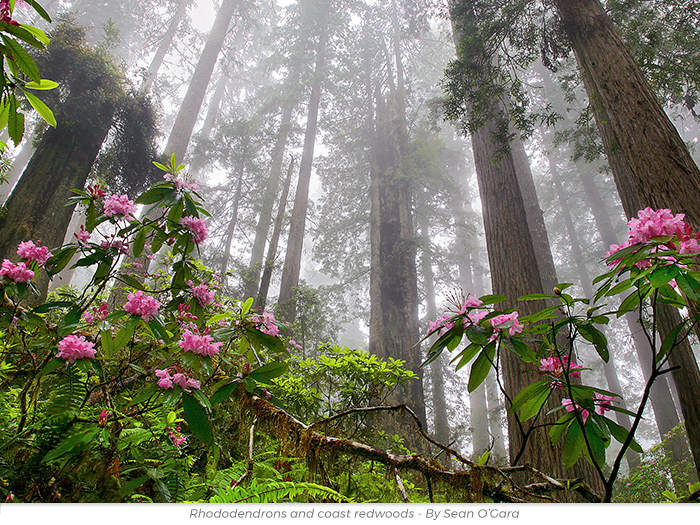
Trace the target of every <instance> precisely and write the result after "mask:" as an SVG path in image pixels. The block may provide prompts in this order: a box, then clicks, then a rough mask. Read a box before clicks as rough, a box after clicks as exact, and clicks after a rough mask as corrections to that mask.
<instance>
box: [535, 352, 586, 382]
mask: <svg viewBox="0 0 700 525" xmlns="http://www.w3.org/2000/svg"><path fill="white" fill-rule="evenodd" d="M540 363H541V364H540V367H539V369H540V370H541V371H542V372H550V373H551V374H552V375H553V376H554V377H561V376H563V375H564V368H565V367H566V370H567V371H568V372H569V374H570V375H571V377H574V378H579V377H581V367H580V366H579V365H577V364H576V363H574V362H573V361H571V363H569V358H568V357H567V356H564V357H562V358H561V359H559V358H558V357H548V358H546V359H540ZM567 363H568V366H567Z"/></svg>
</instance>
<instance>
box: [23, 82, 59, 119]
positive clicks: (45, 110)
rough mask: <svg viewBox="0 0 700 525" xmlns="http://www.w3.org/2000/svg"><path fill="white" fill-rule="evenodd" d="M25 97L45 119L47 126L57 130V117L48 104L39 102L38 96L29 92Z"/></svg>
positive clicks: (25, 93) (26, 92)
mask: <svg viewBox="0 0 700 525" xmlns="http://www.w3.org/2000/svg"><path fill="white" fill-rule="evenodd" d="M24 95H25V96H26V97H27V100H28V101H29V103H30V104H31V105H32V107H33V108H34V109H36V112H37V113H39V116H40V117H41V118H43V119H44V120H45V121H46V123H47V124H49V125H50V126H51V127H54V128H55V127H56V117H54V115H53V111H51V110H50V109H49V107H48V106H47V105H46V104H44V103H43V102H42V101H41V100H39V98H38V97H37V96H36V95H32V94H31V93H30V92H29V91H25V92H24Z"/></svg>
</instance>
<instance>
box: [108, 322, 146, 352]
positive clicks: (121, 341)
mask: <svg viewBox="0 0 700 525" xmlns="http://www.w3.org/2000/svg"><path fill="white" fill-rule="evenodd" d="M139 321H140V319H138V318H131V319H129V320H128V321H127V322H126V324H125V325H124V326H122V328H121V330H119V332H117V337H116V338H115V340H114V351H115V352H118V351H119V350H121V349H122V348H124V347H125V346H126V345H127V344H128V343H129V341H131V338H132V337H134V331H135V330H136V325H137V324H139Z"/></svg>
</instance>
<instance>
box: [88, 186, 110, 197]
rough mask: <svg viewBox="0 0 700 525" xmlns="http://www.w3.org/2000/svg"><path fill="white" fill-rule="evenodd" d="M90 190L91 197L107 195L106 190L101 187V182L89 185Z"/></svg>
mask: <svg viewBox="0 0 700 525" xmlns="http://www.w3.org/2000/svg"><path fill="white" fill-rule="evenodd" d="M88 192H89V193H90V197H91V198H93V199H101V198H102V197H104V196H105V195H107V194H106V193H105V190H103V189H102V188H100V185H99V184H95V185H94V186H88Z"/></svg>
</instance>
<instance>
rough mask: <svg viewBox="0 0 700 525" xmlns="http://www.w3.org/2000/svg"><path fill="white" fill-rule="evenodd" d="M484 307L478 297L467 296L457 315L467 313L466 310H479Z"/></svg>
mask: <svg viewBox="0 0 700 525" xmlns="http://www.w3.org/2000/svg"><path fill="white" fill-rule="evenodd" d="M482 306H484V302H483V301H482V300H481V299H479V298H478V297H475V296H474V295H472V294H469V295H467V298H466V299H465V300H464V304H463V305H462V307H461V308H460V309H459V313H460V314H461V315H464V314H466V313H467V309H468V308H480V307H482Z"/></svg>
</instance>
